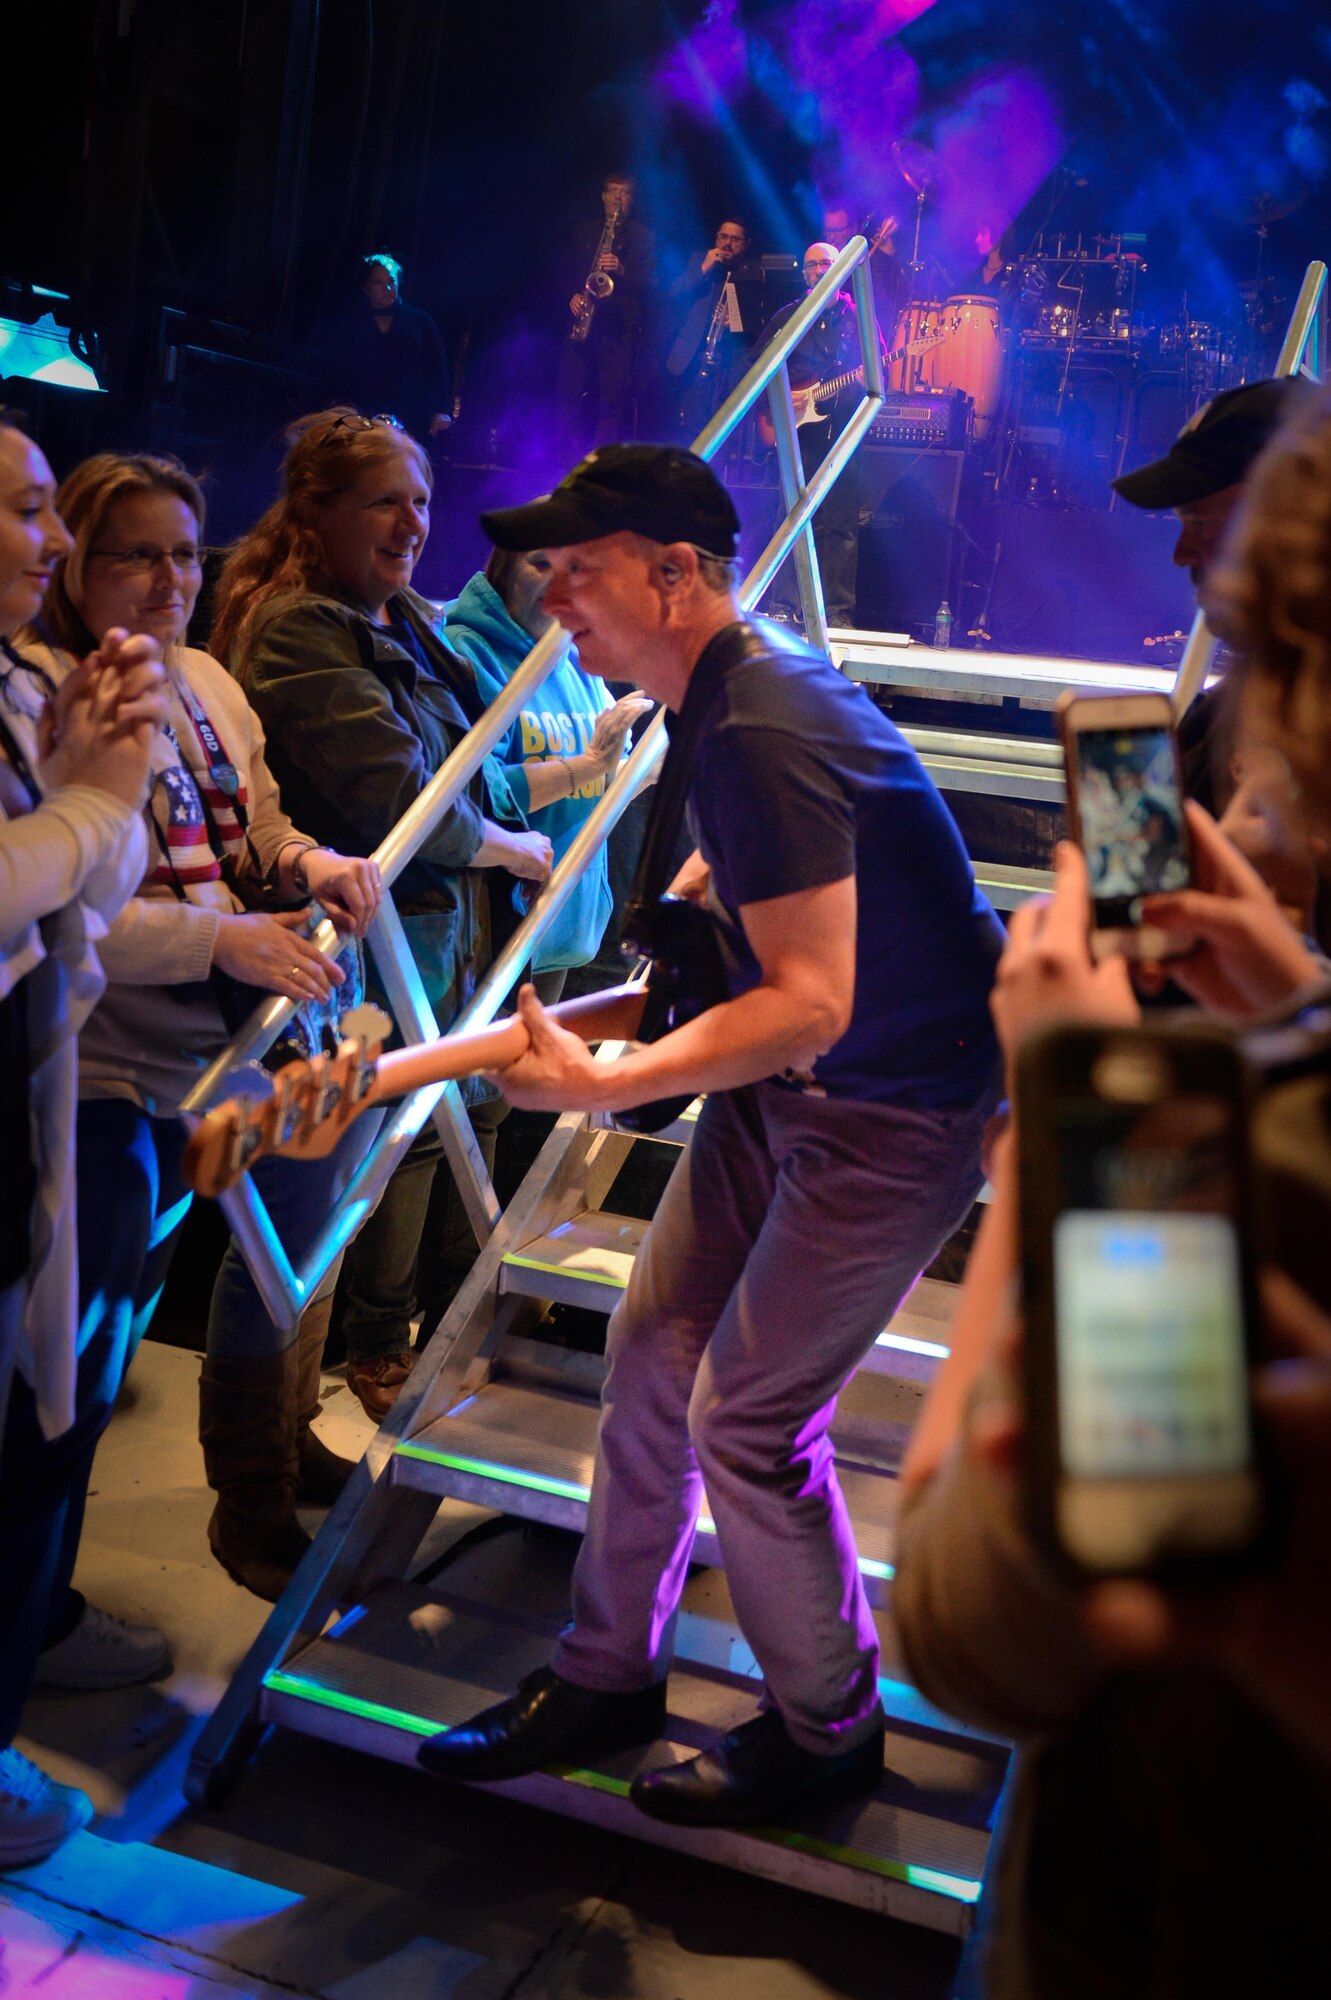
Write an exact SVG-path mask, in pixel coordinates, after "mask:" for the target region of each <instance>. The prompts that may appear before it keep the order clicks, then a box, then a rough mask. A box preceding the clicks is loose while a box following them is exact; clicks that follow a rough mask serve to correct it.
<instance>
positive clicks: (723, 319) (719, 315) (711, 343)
mask: <svg viewBox="0 0 1331 2000" xmlns="http://www.w3.org/2000/svg"><path fill="white" fill-rule="evenodd" d="M729 286H730V273H729V270H727V272H726V275H725V278H724V279H723V281H722V284H721V289H720V291H719V292H718V293H717V295H716V305H715V307H714V308H713V311H712V323H711V325H710V326H709V327H708V329H707V338H706V340H705V341H704V342H703V349H702V360H701V361H700V362H699V363H698V375H699V378H700V379H701V378H702V377H703V376H704V375H710V374H711V372H712V370H713V369H714V368H715V366H716V352H717V349H718V348H719V347H720V345H721V336H722V334H723V333H725V332H726V331H727V329H728V328H729V325H730V301H729V299H728V298H727V297H726V293H727V291H728V289H729Z"/></svg>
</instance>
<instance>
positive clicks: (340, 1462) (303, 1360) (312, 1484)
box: [296, 1293, 356, 1507]
mask: <svg viewBox="0 0 1331 2000" xmlns="http://www.w3.org/2000/svg"><path fill="white" fill-rule="evenodd" d="M332 1316H333V1299H332V1294H331V1293H330V1294H329V1296H328V1297H327V1298H326V1299H316V1300H315V1301H314V1304H313V1305H309V1306H306V1308H305V1310H304V1312H303V1313H302V1314H301V1316H300V1327H299V1330H298V1332H297V1334H296V1346H297V1350H298V1353H299V1372H298V1374H297V1377H296V1457H297V1462H298V1466H299V1477H300V1485H299V1487H298V1488H297V1491H296V1498H297V1499H298V1500H300V1501H303V1502H304V1503H305V1504H306V1505H307V1506H310V1507H331V1506H332V1504H333V1502H334V1500H336V1498H337V1496H338V1494H339V1493H340V1492H341V1491H342V1488H343V1487H344V1486H345V1485H346V1483H347V1481H348V1480H349V1479H350V1477H351V1475H352V1473H353V1472H354V1471H355V1469H356V1467H355V1463H354V1461H353V1460H352V1459H349V1458H339V1457H338V1455H337V1453H336V1452H335V1451H330V1450H329V1449H328V1446H327V1445H326V1444H325V1443H324V1441H323V1439H322V1438H321V1437H320V1436H319V1434H318V1432H317V1431H314V1430H311V1429H310V1426H311V1424H312V1423H313V1422H314V1419H315V1418H316V1417H317V1416H318V1414H319V1366H320V1363H321V1362H322V1360H323V1352H324V1342H325V1341H326V1340H327V1338H328V1322H329V1320H330V1319H331V1318H332Z"/></svg>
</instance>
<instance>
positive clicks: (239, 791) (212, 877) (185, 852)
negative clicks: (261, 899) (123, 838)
mask: <svg viewBox="0 0 1331 2000" xmlns="http://www.w3.org/2000/svg"><path fill="white" fill-rule="evenodd" d="M208 729H209V733H210V734H211V735H212V736H213V742H214V744H217V742H218V739H217V737H216V733H215V732H214V731H212V728H211V725H208ZM158 742H159V744H161V745H162V746H163V748H164V749H166V750H167V751H168V756H167V758H166V760H165V761H163V762H162V763H160V764H158V763H157V760H156V758H154V764H155V766H156V768H155V770H154V773H153V787H152V793H151V796H150V799H149V807H148V809H149V811H150V812H151V813H152V816H153V819H154V822H155V825H156V829H157V851H158V856H159V859H158V862H157V865H156V867H155V868H154V869H153V870H152V872H151V874H150V876H149V878H148V879H149V881H151V882H158V883H161V884H163V885H164V886H166V887H168V888H172V889H174V888H176V887H177V886H178V887H179V888H181V889H184V890H186V891H188V890H189V889H190V888H191V887H197V885H198V884H199V883H201V882H216V881H218V880H219V879H220V877H221V875H222V861H221V857H220V856H219V855H218V854H217V853H216V852H215V851H214V847H213V840H214V839H217V840H219V841H220V842H221V846H222V852H223V854H224V855H225V857H226V860H227V863H228V872H229V873H231V874H232V875H233V876H234V875H236V874H239V873H241V872H242V871H243V869H244V867H245V859H246V842H245V828H244V824H243V823H242V818H241V815H242V814H244V812H245V810H246V807H247V806H248V803H249V797H248V792H247V789H246V786H245V781H244V779H243V778H242V777H241V776H240V774H239V772H237V771H236V770H235V767H234V765H233V764H232V762H231V761H230V760H229V759H228V760H227V761H226V763H225V765H222V764H220V763H219V762H218V759H217V757H216V754H214V756H213V758H212V759H211V760H210V757H209V753H208V747H207V745H206V743H205V741H204V738H203V736H202V734H201V733H200V727H199V723H198V721H197V719H196V717H195V716H194V714H193V712H192V709H191V708H190V707H189V706H186V707H185V714H184V717H183V726H182V727H179V728H178V727H177V726H176V725H175V724H173V723H172V722H170V721H167V722H165V723H164V724H163V725H162V734H161V736H160V737H159V739H158ZM223 755H225V753H223ZM222 770H225V772H226V773H228V774H230V776H231V777H232V779H233V781H234V789H233V790H230V791H228V790H224V789H223V786H222V784H220V783H219V782H218V773H219V772H220V771H222ZM238 807H239V812H238V811H237V808H238ZM209 820H211V822H212V826H211V829H210V827H209Z"/></svg>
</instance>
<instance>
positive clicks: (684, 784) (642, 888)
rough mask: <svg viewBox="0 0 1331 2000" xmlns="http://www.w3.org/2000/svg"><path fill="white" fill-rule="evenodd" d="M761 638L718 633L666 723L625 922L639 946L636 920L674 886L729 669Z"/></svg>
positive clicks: (742, 627)
mask: <svg viewBox="0 0 1331 2000" xmlns="http://www.w3.org/2000/svg"><path fill="white" fill-rule="evenodd" d="M756 638H757V634H756V633H754V632H753V631H752V628H751V627H750V626H748V625H747V624H740V623H736V624H734V625H731V626H729V627H727V628H726V630H725V631H723V632H719V633H718V634H717V636H716V638H715V639H713V640H712V642H711V644H710V645H709V646H707V647H706V648H705V649H704V651H703V654H702V658H701V659H700V660H699V661H698V664H697V666H696V667H695V668H694V670H693V677H692V679H691V680H690V682H689V686H688V692H687V694H686V695H685V697H684V705H683V707H682V708H681V709H680V711H679V713H678V715H675V716H668V717H667V718H666V729H667V732H668V733H669V737H670V746H669V748H668V749H667V751H666V754H665V761H664V763H663V764H662V766H661V775H660V777H659V778H658V779H657V781H656V786H655V789H654V791H653V794H652V805H651V811H650V812H649V814H648V816H647V830H646V832H645V834H644V835H643V842H642V853H641V855H640V857H639V860H638V872H637V874H636V875H635V876H634V878H633V888H632V890H631V891H630V894H629V903H628V909H627V912H626V913H625V918H624V934H625V936H626V938H628V939H630V940H632V941H633V942H634V943H635V944H636V942H637V940H636V939H635V938H634V917H635V915H637V914H638V913H639V912H647V911H650V910H651V909H653V908H654V907H655V905H656V904H657V903H658V902H659V901H660V899H661V897H662V896H663V895H664V894H665V892H666V889H667V888H668V887H669V884H670V879H671V876H672V874H673V872H674V861H675V851H676V846H677V843H678V840H679V830H680V827H681V826H682V825H683V824H684V812H685V808H686V806H687V804H688V797H689V785H690V784H691V782H692V779H693V766H694V762H695V759H696V752H697V747H698V742H699V739H700V738H701V736H702V733H703V729H704V727H705V725H706V723H707V721H708V718H709V717H710V715H711V712H712V708H713V705H714V704H715V701H716V698H717V696H718V695H719V694H720V692H721V683H722V680H723V678H724V675H725V670H726V668H727V666H728V665H729V664H730V662H731V661H732V659H740V658H743V655H744V653H745V652H746V651H747V650H748V644H749V642H750V641H751V640H754V639H756ZM737 641H738V644H737V643H736V642H737Z"/></svg>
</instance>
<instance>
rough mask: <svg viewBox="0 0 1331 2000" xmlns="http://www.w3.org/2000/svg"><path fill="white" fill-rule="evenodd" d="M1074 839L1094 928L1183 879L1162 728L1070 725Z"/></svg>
mask: <svg viewBox="0 0 1331 2000" xmlns="http://www.w3.org/2000/svg"><path fill="white" fill-rule="evenodd" d="M1071 742H1072V745H1073V746H1075V755H1076V759H1077V774H1076V799H1077V818H1078V822H1079V826H1078V839H1079V843H1080V845H1081V849H1082V852H1083V853H1084V854H1085V856H1086V866H1087V870H1088V872H1089V875H1090V878H1091V896H1092V899H1093V901H1094V903H1095V925H1096V929H1097V930H1122V929H1125V928H1127V927H1129V926H1132V925H1136V924H1137V923H1139V922H1140V920H1141V899H1142V897H1143V896H1151V895H1157V894H1160V893H1161V892H1163V891H1165V890H1168V889H1185V888H1186V887H1187V885H1188V881H1189V869H1188V849H1187V841H1186V836H1185V833H1184V821H1183V798H1182V793H1181V790H1180V787H1179V777H1178V759H1177V754H1176V752H1175V748H1174V739H1173V736H1172V734H1171V732H1170V731H1169V729H1168V728H1166V727H1163V726H1160V725H1158V724H1157V725H1152V726H1150V727H1147V728H1136V729H1123V728H1117V729H1078V730H1077V731H1076V732H1075V733H1074V735H1073V736H1072V739H1071Z"/></svg>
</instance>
